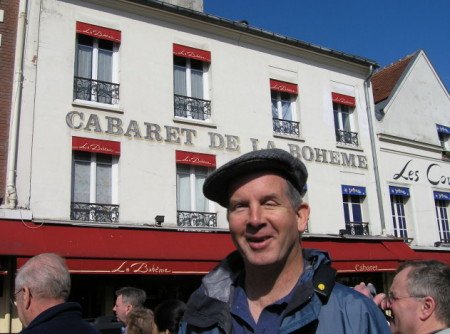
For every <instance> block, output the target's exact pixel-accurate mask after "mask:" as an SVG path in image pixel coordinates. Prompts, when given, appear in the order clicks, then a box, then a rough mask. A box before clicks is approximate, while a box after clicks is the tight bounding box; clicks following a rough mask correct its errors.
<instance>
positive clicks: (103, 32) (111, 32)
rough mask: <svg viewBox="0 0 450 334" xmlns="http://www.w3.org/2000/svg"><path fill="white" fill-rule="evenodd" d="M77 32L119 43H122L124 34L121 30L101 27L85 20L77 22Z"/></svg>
mask: <svg viewBox="0 0 450 334" xmlns="http://www.w3.org/2000/svg"><path fill="white" fill-rule="evenodd" d="M77 33H79V34H82V35H88V36H92V37H95V38H100V39H106V40H108V41H113V42H118V43H120V40H121V35H122V34H121V32H120V30H115V29H110V28H105V27H100V26H96V25H94V24H89V23H84V22H77Z"/></svg>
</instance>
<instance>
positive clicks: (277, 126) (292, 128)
mask: <svg viewBox="0 0 450 334" xmlns="http://www.w3.org/2000/svg"><path fill="white" fill-rule="evenodd" d="M272 123H273V131H274V132H275V133H276V134H280V135H289V136H297V137H299V136H300V127H299V124H300V123H299V122H294V121H288V120H286V119H280V118H273V119H272Z"/></svg>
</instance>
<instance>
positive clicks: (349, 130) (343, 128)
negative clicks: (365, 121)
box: [332, 93, 359, 146]
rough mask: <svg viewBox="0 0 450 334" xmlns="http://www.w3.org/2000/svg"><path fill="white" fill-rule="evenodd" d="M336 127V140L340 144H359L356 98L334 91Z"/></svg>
mask: <svg viewBox="0 0 450 334" xmlns="http://www.w3.org/2000/svg"><path fill="white" fill-rule="evenodd" d="M332 100H333V114H334V128H335V132H336V141H337V142H338V143H340V144H346V145H352V146H358V145H359V142H358V132H356V126H355V123H356V121H355V119H354V118H355V115H354V110H355V106H356V104H355V98H354V97H352V96H347V95H342V94H338V93H332Z"/></svg>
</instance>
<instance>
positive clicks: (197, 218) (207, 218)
mask: <svg viewBox="0 0 450 334" xmlns="http://www.w3.org/2000/svg"><path fill="white" fill-rule="evenodd" d="M177 225H178V226H190V227H217V213H211V212H197V211H179V210H178V211H177Z"/></svg>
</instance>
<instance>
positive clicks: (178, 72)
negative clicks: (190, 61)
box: [173, 66, 187, 96]
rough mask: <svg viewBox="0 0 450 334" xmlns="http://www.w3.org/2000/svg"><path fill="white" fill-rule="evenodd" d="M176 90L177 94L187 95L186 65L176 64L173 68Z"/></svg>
mask: <svg viewBox="0 0 450 334" xmlns="http://www.w3.org/2000/svg"><path fill="white" fill-rule="evenodd" d="M173 83H174V92H175V94H177V95H183V96H186V95H187V88H186V67H181V66H174V68H173Z"/></svg>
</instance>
